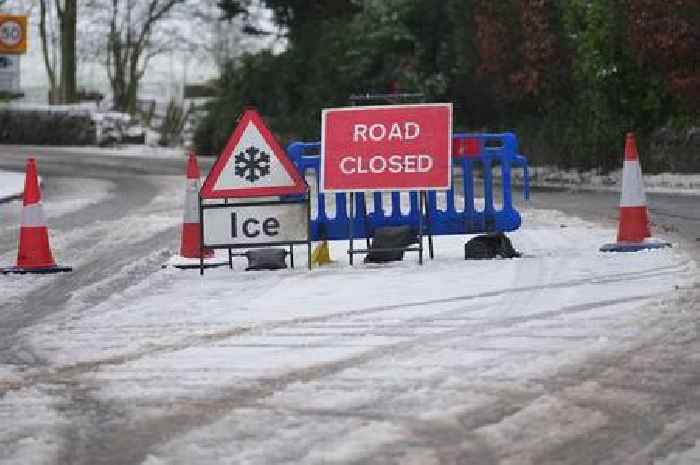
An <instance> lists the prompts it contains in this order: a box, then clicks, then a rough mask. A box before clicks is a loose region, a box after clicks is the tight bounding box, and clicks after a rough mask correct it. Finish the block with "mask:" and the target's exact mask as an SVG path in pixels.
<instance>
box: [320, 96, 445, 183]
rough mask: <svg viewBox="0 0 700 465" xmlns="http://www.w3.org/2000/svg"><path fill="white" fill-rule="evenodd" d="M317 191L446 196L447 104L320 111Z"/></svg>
mask: <svg viewBox="0 0 700 465" xmlns="http://www.w3.org/2000/svg"><path fill="white" fill-rule="evenodd" d="M322 123H323V129H322V133H321V190H322V191H323V192H336V191H343V192H347V191H383V190H412V191H414V190H415V191H420V190H447V189H449V188H450V185H451V180H452V104H450V103H431V104H419V105H394V106H372V107H348V108H330V109H325V110H323V121H322Z"/></svg>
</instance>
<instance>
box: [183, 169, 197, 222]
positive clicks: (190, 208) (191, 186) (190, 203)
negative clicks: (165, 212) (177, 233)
mask: <svg viewBox="0 0 700 465" xmlns="http://www.w3.org/2000/svg"><path fill="white" fill-rule="evenodd" d="M182 222H183V223H199V180H198V179H188V180H187V193H186V194H185V214H184V216H183V219H182Z"/></svg>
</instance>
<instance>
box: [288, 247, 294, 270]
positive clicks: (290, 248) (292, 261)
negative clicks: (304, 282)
mask: <svg viewBox="0 0 700 465" xmlns="http://www.w3.org/2000/svg"><path fill="white" fill-rule="evenodd" d="M289 265H290V266H291V267H292V269H293V268H294V244H289Z"/></svg>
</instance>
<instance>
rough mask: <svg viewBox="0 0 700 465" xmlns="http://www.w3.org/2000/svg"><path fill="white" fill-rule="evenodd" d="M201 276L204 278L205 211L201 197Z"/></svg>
mask: <svg viewBox="0 0 700 465" xmlns="http://www.w3.org/2000/svg"><path fill="white" fill-rule="evenodd" d="M199 276H204V209H203V208H202V197H201V196H200V197H199Z"/></svg>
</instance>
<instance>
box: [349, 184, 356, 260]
mask: <svg viewBox="0 0 700 465" xmlns="http://www.w3.org/2000/svg"><path fill="white" fill-rule="evenodd" d="M354 220H355V193H354V192H350V219H349V221H348V239H349V241H350V250H348V253H349V254H350V266H352V265H353V257H354V255H355V254H354V253H353V252H354V250H353V243H352V223H353V222H354Z"/></svg>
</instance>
